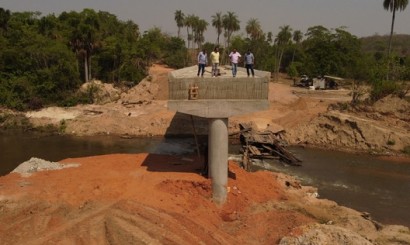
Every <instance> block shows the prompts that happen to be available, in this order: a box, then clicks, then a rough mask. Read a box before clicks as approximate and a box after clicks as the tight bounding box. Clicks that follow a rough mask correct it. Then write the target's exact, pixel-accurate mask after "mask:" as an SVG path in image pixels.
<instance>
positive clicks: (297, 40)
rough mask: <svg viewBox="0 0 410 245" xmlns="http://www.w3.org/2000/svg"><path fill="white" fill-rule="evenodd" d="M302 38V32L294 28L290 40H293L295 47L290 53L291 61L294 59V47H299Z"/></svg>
mask: <svg viewBox="0 0 410 245" xmlns="http://www.w3.org/2000/svg"><path fill="white" fill-rule="evenodd" d="M302 38H303V33H302V32H301V31H299V30H296V31H294V32H293V36H292V40H293V41H294V42H295V44H296V45H295V48H294V49H293V54H292V63H293V61H294V60H295V52H296V48H297V47H299V44H300V42H301V41H302Z"/></svg>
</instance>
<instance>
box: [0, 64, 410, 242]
mask: <svg viewBox="0 0 410 245" xmlns="http://www.w3.org/2000/svg"><path fill="white" fill-rule="evenodd" d="M170 70H171V69H169V68H166V67H162V66H159V65H154V66H153V67H152V68H151V69H150V75H149V77H147V78H146V79H145V80H144V81H142V82H141V83H140V84H139V85H138V86H137V87H134V88H132V89H131V90H129V91H127V92H124V91H120V90H117V89H115V88H113V87H110V86H108V85H103V84H98V83H97V85H98V86H101V88H102V89H101V91H100V94H99V96H98V97H96V103H95V104H92V105H82V106H76V107H73V108H58V107H50V108H46V109H43V110H40V111H32V112H27V113H26V114H25V115H24V116H26V117H27V118H29V121H30V123H32V124H34V125H36V126H44V125H48V124H53V125H55V126H56V127H57V128H60V130H61V131H63V132H65V133H67V134H73V135H79V136H81V135H95V134H114V135H120V136H123V137H133V136H150V135H176V134H183V133H184V134H187V133H188V134H189V133H190V131H189V130H190V129H192V124H191V119H190V118H189V117H186V116H184V115H180V114H175V113H174V112H170V111H168V110H167V96H168V95H167V73H168V72H169V71H170ZM84 86H87V85H84ZM349 93H350V91H349V90H347V89H341V90H337V91H310V90H306V89H303V88H296V87H292V86H290V82H289V80H286V79H280V81H279V82H272V83H270V90H269V100H270V102H271V103H270V108H269V110H267V111H261V112H256V113H252V114H249V115H243V116H237V117H234V118H230V119H229V121H230V122H229V130H230V132H236V131H238V130H239V127H238V123H241V122H247V123H251V124H252V125H254V127H257V128H259V129H272V130H278V129H283V130H285V132H286V133H285V134H284V137H285V138H286V140H288V141H289V142H290V143H297V144H307V145H316V146H322V147H324V146H327V147H329V146H331V147H333V148H343V149H352V150H357V151H368V152H369V151H374V152H384V153H386V152H391V153H393V152H394V153H399V152H400V151H402V150H403V149H405V148H406V147H408V146H409V145H410V140H409V139H410V135H409V134H410V128H409V115H410V113H409V111H410V110H409V103H408V102H406V101H403V100H398V99H397V98H394V97H391V98H386V99H385V100H384V101H381V102H379V103H378V104H376V105H375V106H373V107H363V108H350V107H345V106H344V105H345V104H344V102H348V101H350V95H349ZM335 103H339V105H338V106H330V105H331V104H335ZM3 113H4V112H3ZM6 113H11V112H6ZM195 126H196V131H197V132H198V133H206V130H207V122H206V121H204V120H202V119H200V118H195ZM31 161H33V162H30V163H29V164H28V165H22V166H21V168H19V169H16V170H15V171H14V172H13V173H11V174H9V175H7V176H3V177H0V244H140V243H149V244H164V243H165V244H410V230H409V228H408V227H403V226H392V225H389V226H384V225H383V224H380V223H378V222H377V221H373V220H372V219H371V217H370V215H369V214H363V213H359V212H357V211H355V210H352V209H348V208H345V207H342V206H338V205H337V203H335V202H332V201H329V200H322V199H317V198H316V197H317V192H316V190H315V188H313V187H304V186H301V185H300V184H299V183H298V182H297V181H296V180H295V179H293V178H292V177H290V176H285V175H283V174H278V173H272V172H265V171H260V172H256V173H248V172H245V171H244V170H243V169H241V168H239V167H238V166H237V164H235V163H234V162H230V164H229V183H228V187H227V188H228V190H229V193H228V201H227V203H226V204H225V205H223V206H221V207H218V206H216V205H215V204H214V203H213V202H212V199H211V184H210V181H209V180H208V179H207V178H205V177H203V176H202V175H201V174H200V171H201V169H202V165H203V159H198V158H196V157H195V156H183V157H182V156H162V155H154V154H117V155H105V156H94V157H87V158H76V159H65V160H63V161H61V162H60V163H49V164H48V163H47V162H44V161H43V160H41V159H31ZM404 161H407V162H408V158H406V159H405V160H404ZM63 168H64V169H63Z"/></svg>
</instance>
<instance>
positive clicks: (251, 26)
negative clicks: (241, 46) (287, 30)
mask: <svg viewBox="0 0 410 245" xmlns="http://www.w3.org/2000/svg"><path fill="white" fill-rule="evenodd" d="M245 29H246V33H247V34H248V35H249V36H250V38H251V40H255V39H258V38H260V37H261V36H262V34H263V31H262V27H261V24H260V23H259V20H257V19H254V18H251V19H250V20H248V22H247V23H246V27H245Z"/></svg>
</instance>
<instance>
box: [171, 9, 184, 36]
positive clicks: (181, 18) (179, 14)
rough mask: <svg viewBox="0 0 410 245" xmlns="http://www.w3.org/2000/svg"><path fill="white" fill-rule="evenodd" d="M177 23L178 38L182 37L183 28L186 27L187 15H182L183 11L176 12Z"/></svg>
mask: <svg viewBox="0 0 410 245" xmlns="http://www.w3.org/2000/svg"><path fill="white" fill-rule="evenodd" d="M174 15H175V17H174V19H175V21H176V22H177V27H178V37H180V34H181V28H182V27H184V19H185V14H184V13H182V11H181V10H177V11H175V14H174Z"/></svg>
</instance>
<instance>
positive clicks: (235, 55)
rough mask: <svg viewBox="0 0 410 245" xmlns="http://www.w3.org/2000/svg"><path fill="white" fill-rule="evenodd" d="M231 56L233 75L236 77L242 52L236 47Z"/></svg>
mask: <svg viewBox="0 0 410 245" xmlns="http://www.w3.org/2000/svg"><path fill="white" fill-rule="evenodd" d="M229 58H231V63H232V76H233V77H236V73H237V71H238V63H239V59H240V58H241V54H240V53H239V52H237V51H236V48H234V49H233V50H232V52H231V53H230V54H229Z"/></svg>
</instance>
